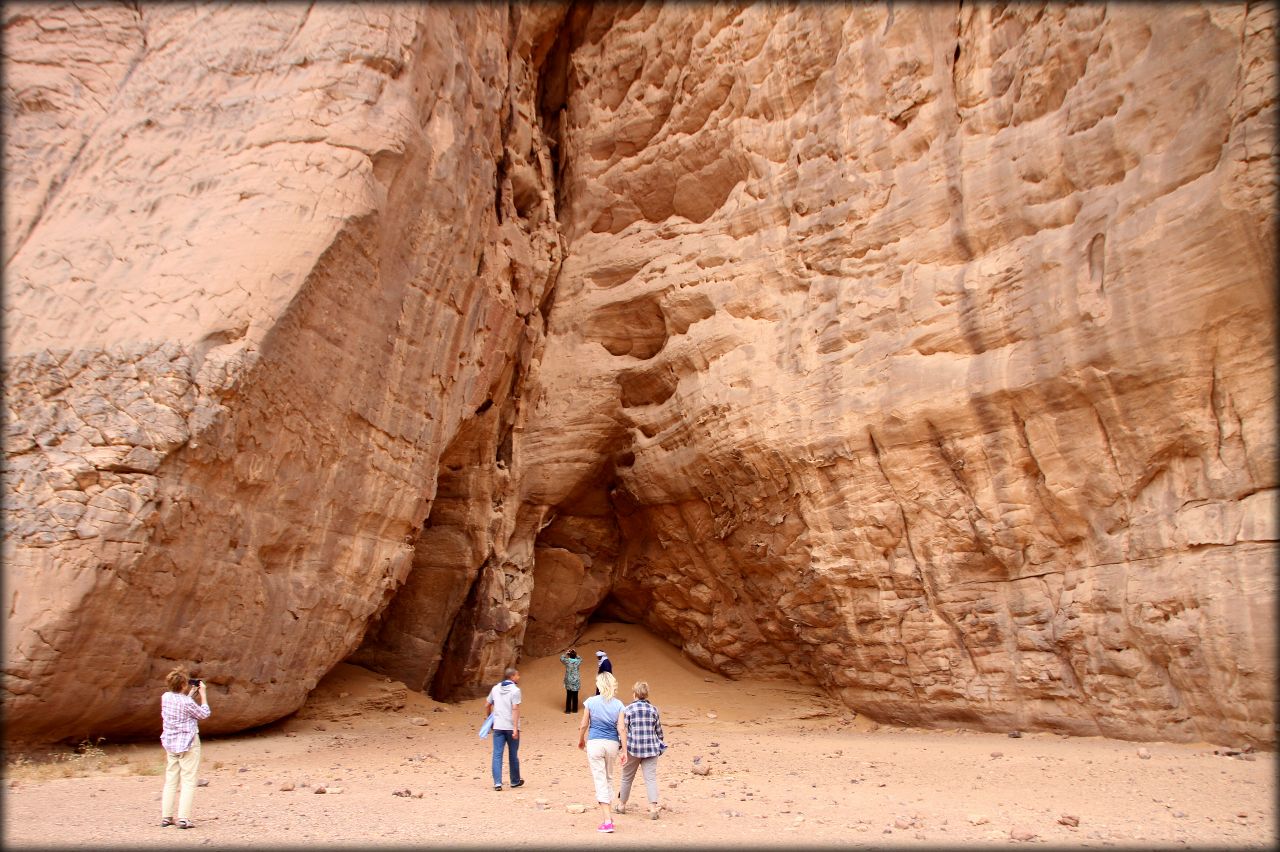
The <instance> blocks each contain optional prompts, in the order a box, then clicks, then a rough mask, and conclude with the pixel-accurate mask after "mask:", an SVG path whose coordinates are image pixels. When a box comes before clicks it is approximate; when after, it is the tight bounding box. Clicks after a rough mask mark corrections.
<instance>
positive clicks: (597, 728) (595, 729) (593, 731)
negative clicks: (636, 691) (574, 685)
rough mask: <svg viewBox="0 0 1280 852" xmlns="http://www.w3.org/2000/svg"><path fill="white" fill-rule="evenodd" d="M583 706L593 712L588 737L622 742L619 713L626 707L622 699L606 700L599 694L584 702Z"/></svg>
mask: <svg viewBox="0 0 1280 852" xmlns="http://www.w3.org/2000/svg"><path fill="white" fill-rule="evenodd" d="M582 706H583V707H585V708H586V709H587V712H589V713H590V714H591V727H590V728H588V729H587V739H589V740H613V741H614V742H615V743H620V742H622V740H620V739H618V715H619V714H620V713H622V711H623V709H624V708H623V706H622V702H621V701H619V700H618V699H616V698H614V699H611V700H609V701H608V702H606V701H605V700H604V699H603V698H601V697H600V696H599V695H593V696H591V697H590V698H588V699H587V700H586V701H584V702H582Z"/></svg>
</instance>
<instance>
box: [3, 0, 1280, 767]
mask: <svg viewBox="0 0 1280 852" xmlns="http://www.w3.org/2000/svg"><path fill="white" fill-rule="evenodd" d="M4 26H5V38H6V55H5V57H4V60H3V61H4V70H5V78H6V80H7V83H8V84H7V88H6V93H5V98H4V101H3V109H4V119H5V125H6V145H5V150H4V164H3V165H4V181H5V194H6V195H5V197H6V202H7V203H6V205H5V234H4V241H5V244H4V248H5V280H6V299H5V305H4V335H5V341H6V347H5V355H4V367H3V369H4V377H3V380H4V387H5V415H6V419H5V426H6V428H5V454H6V465H5V470H4V482H5V530H4V535H5V539H4V560H5V565H6V584H5V590H6V593H7V596H8V616H7V630H6V640H5V641H6V648H5V675H6V677H5V679H4V686H3V688H4V690H5V696H4V700H5V708H6V737H8V738H9V739H10V740H11V741H16V742H27V741H30V742H35V741H53V740H58V739H68V738H83V737H87V736H91V735H92V736H98V735H102V736H150V735H152V734H154V729H155V719H154V716H155V713H154V698H155V693H156V692H157V691H159V690H161V689H162V686H161V684H162V681H163V676H164V674H165V673H166V672H167V671H168V670H169V669H170V668H172V667H173V666H174V665H179V664H181V665H186V666H187V667H189V668H191V669H192V670H193V671H198V673H199V674H200V675H201V676H203V677H204V678H205V679H206V681H207V682H208V683H209V686H210V689H211V697H212V698H213V700H214V701H216V702H217V707H218V709H217V712H216V713H215V714H214V715H213V716H212V717H211V718H210V719H209V720H208V722H206V723H204V724H203V725H202V727H203V728H205V729H207V730H208V731H210V732H211V733H216V732H220V731H233V730H241V729H244V728H247V727H252V726H255V725H260V724H264V723H267V722H270V721H273V720H275V719H278V718H280V717H282V716H284V715H287V714H288V713H291V712H293V711H294V710H296V709H297V708H298V707H299V706H300V705H301V704H302V702H303V700H304V699H305V697H306V695H307V694H308V692H309V691H310V690H311V689H312V688H313V687H314V686H315V684H316V683H317V682H318V681H319V679H320V678H321V677H322V676H323V675H324V674H325V673H326V672H327V671H329V670H330V669H331V668H333V666H335V665H336V664H338V663H339V662H341V661H343V660H349V661H351V662H354V663H357V664H359V665H362V666H365V667H367V668H369V669H372V670H374V671H377V672H379V673H381V674H383V675H386V676H388V677H391V678H394V679H395V680H397V681H399V682H401V683H403V684H404V685H405V686H406V687H408V688H410V689H414V690H419V691H426V692H429V693H430V694H432V695H433V696H435V697H437V698H439V699H442V700H459V699H463V698H468V697H473V696H476V695H481V694H483V693H484V692H485V691H486V690H487V689H488V687H489V686H490V685H491V684H492V683H493V682H494V681H496V680H497V679H498V678H499V677H500V676H501V673H502V670H503V668H505V667H506V666H508V665H511V664H513V663H515V662H516V661H518V660H519V659H520V658H521V657H522V656H523V657H536V656H544V655H547V654H553V653H557V652H558V651H559V650H561V649H562V648H564V647H566V646H567V645H568V644H569V643H571V642H572V641H573V640H574V639H575V637H577V636H578V635H579V634H580V633H581V632H582V630H583V629H584V627H585V625H586V624H587V622H588V620H589V619H592V618H596V619H601V618H604V619H614V620H625V621H630V622H635V623H640V624H643V625H644V626H645V627H646V628H648V629H649V630H651V631H653V632H654V633H655V634H657V635H659V636H662V637H664V638H666V639H667V640H669V641H670V642H672V643H673V644H675V645H677V646H679V647H680V648H682V649H683V651H684V652H685V653H686V654H687V655H688V656H689V657H690V658H692V659H693V660H695V661H696V662H698V663H699V664H700V665H702V666H704V667H706V668H708V669H711V670H714V671H718V672H720V673H721V674H724V675H727V676H730V677H733V676H737V675H742V674H745V673H748V672H749V673H752V674H753V675H776V676H779V677H788V678H797V677H798V678H800V679H803V680H806V681H812V682H815V683H818V684H821V685H822V686H824V687H825V688H826V689H827V690H828V691H829V692H830V693H831V694H832V695H833V696H835V697H837V698H839V699H840V700H842V701H843V702H845V704H847V705H848V706H849V707H851V708H853V709H854V710H856V711H857V712H859V713H863V714H865V715H868V716H870V717H872V718H874V719H876V720H879V721H885V722H892V723H898V724H910V725H921V726H965V727H972V728H981V729H987V730H1020V731H1036V730H1041V731H1058V732H1063V733H1070V734H1081V735H1104V736H1112V737H1122V738H1129V739H1161V740H1185V741H1192V740H1205V741H1210V742H1215V743H1227V744H1236V745H1238V744H1241V743H1250V744H1256V745H1262V746H1269V747H1270V746H1274V712H1273V708H1274V698H1275V692H1274V680H1275V649H1274V633H1275V624H1274V603H1275V576H1274V564H1275V561H1276V556H1277V552H1276V551H1277V548H1276V540H1277V522H1276V517H1277V511H1276V510H1277V483H1276V469H1277V467H1276V461H1277V459H1276V434H1275V417H1274V409H1275V383H1274V377H1275V367H1276V364H1275V355H1276V353H1275V333H1274V324H1273V319H1274V316H1275V314H1274V308H1275V305H1274V299H1275V296H1274V290H1273V284H1272V282H1273V281H1274V278H1275V248H1274V233H1275V209H1276V206H1275V202H1276V197H1275V196H1276V191H1275V186H1276V162H1277V149H1276V139H1275V135H1274V132H1273V131H1274V126H1275V120H1276V99H1275V94H1276V77H1275V73H1276V71H1275V69H1276V61H1275V60H1276V48H1275V42H1274V32H1275V10H1274V8H1273V7H1271V6H1269V5H1266V4H1237V5H1230V4H1227V5H1224V4H1206V5H1192V4H1184V5H1179V6H1177V7H1176V8H1174V7H1169V8H1162V9H1159V10H1153V9H1148V8H1143V7H1136V6H1133V7H1131V6H1123V5H1122V6H1113V7H1107V8H1104V7H1095V6H1084V7H1071V8H1068V7H1057V6H1049V7H1044V8H1036V7H1028V6H1020V5H1018V6H1013V7H1008V8H1006V7H999V6H987V5H982V4H978V5H974V6H968V5H964V6H961V7H960V8H959V9H956V8H952V7H943V6H931V5H921V6H907V7H901V6H894V7H890V6H888V5H885V6H883V7H875V6H846V5H843V4H831V5H827V4H818V5H801V6H800V7H798V8H790V9H788V8H782V7H775V6H753V7H749V8H746V9H737V8H732V7H717V6H705V7H704V6H683V5H678V4H677V5H674V6H673V5H666V6H660V5H650V4H631V5H626V6H615V5H600V6H590V5H586V4H563V5H551V4H521V3H514V4H511V5H510V6H508V7H498V6H475V7H471V6H462V7H448V8H445V7H440V6H435V5H424V6H415V5H400V4H393V5H391V6H387V7H378V8H376V9H375V8H373V7H369V8H364V9H361V10H354V9H353V8H352V7H348V6H343V5H341V4H335V5H326V4H314V5H312V6H310V7H307V6H302V5H297V6H295V5H291V4H284V5H279V6H269V7H264V8H261V9H260V8H256V7H255V8H252V9H251V8H248V7H240V6H237V5H235V4H232V5H230V6H220V7H194V8H187V7H176V6H167V5H162V4H161V5H147V4H141V5H137V6H136V7H134V6H119V7H110V9H107V10H99V11H94V12H90V11H85V10H81V9H78V8H76V7H67V6H61V5H56V4H23V5H21V6H16V7H13V8H7V9H6V11H5V20H4ZM86 91H87V92H92V93H93V94H94V97H92V98H87V97H85V96H84V92H86ZM69 696H75V700H74V701H71V700H68V698H69Z"/></svg>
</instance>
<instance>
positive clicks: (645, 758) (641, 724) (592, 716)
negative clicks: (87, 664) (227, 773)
mask: <svg viewBox="0 0 1280 852" xmlns="http://www.w3.org/2000/svg"><path fill="white" fill-rule="evenodd" d="M560 662H561V663H563V664H564V667H565V674H564V689H565V705H564V712H565V713H576V712H577V710H578V691H579V689H580V688H581V677H580V674H579V671H578V670H579V667H580V666H581V664H582V658H580V657H579V656H578V654H577V652H576V651H574V650H573V649H572V648H570V649H568V650H567V651H566V652H565V653H564V654H561V655H560ZM595 683H596V694H595V695H593V696H591V697H590V698H588V699H587V700H586V701H584V702H582V719H581V721H580V722H579V724H578V748H580V749H582V750H583V751H585V752H586V753H587V765H588V766H589V767H590V768H591V779H592V781H593V783H594V785H595V794H596V802H597V803H598V804H599V806H600V815H601V822H600V826H599V828H598V829H597V830H598V831H600V832H604V833H609V832H612V831H613V830H614V826H613V814H614V812H615V810H616V812H617V813H626V808H627V799H628V798H630V795H631V785H632V782H633V781H634V780H635V777H636V772H637V771H641V772H642V773H643V775H644V785H645V790H646V792H647V793H648V794H649V818H650V819H657V818H658V771H657V761H658V757H659V756H660V755H661V754H662V752H663V751H664V750H666V748H667V744H666V743H665V742H664V741H663V736H662V721H661V719H660V717H659V713H658V708H656V707H654V706H653V705H652V704H651V703H649V684H648V683H646V682H645V681H642V680H641V681H636V683H635V685H634V686H632V687H631V696H632V702H631V703H630V704H627V705H624V704H623V703H622V702H621V701H620V700H618V698H617V692H618V681H617V680H616V679H615V678H614V676H613V663H612V661H610V660H609V657H608V655H607V654H606V653H605V652H604V651H596V680H595ZM165 684H166V686H167V687H168V690H167V691H166V692H165V693H164V695H163V696H161V698H160V718H161V723H162V730H161V734H160V743H161V744H162V745H163V746H164V749H165V753H166V755H167V758H166V760H167V763H166V766H165V777H164V792H163V794H162V796H161V798H160V825H161V826H173V825H176V826H177V827H178V828H192V827H194V823H193V822H192V821H191V807H192V801H193V799H194V798H195V790H196V784H197V780H196V773H197V771H198V770H199V767H200V728H199V722H200V720H201V719H207V718H209V714H210V709H209V699H208V695H207V693H206V690H205V685H204V681H203V680H198V679H195V678H191V677H190V676H189V675H188V673H187V671H186V669H184V668H181V667H179V668H176V669H174V670H173V671H171V672H169V674H168V676H167V677H166V678H165ZM197 699H198V700H197ZM520 702H521V694H520V672H519V670H518V669H516V668H508V669H507V670H506V672H505V676H504V677H503V679H502V681H500V682H499V683H497V684H495V685H494V687H493V689H491V690H489V695H488V697H487V698H486V699H485V714H486V719H485V726H484V727H483V728H482V729H481V733H482V734H484V733H492V735H493V763H492V769H493V789H494V790H501V789H502V755H503V752H504V751H505V752H506V754H507V759H508V766H509V769H510V775H511V786H512V787H522V786H524V778H523V776H521V774H520V756H519V755H520ZM615 764H616V765H615ZM617 766H621V770H622V771H621V784H620V785H617V786H618V797H617V803H616V805H615V803H614V795H613V791H614V787H615V779H616V778H617V775H618V772H617ZM175 800H176V804H177V813H176V816H175V813H174V805H175Z"/></svg>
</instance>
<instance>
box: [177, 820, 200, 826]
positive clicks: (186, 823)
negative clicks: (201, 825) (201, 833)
mask: <svg viewBox="0 0 1280 852" xmlns="http://www.w3.org/2000/svg"><path fill="white" fill-rule="evenodd" d="M195 827H196V824H195V823H194V822H192V821H191V820H189V819H180V820H178V828H195Z"/></svg>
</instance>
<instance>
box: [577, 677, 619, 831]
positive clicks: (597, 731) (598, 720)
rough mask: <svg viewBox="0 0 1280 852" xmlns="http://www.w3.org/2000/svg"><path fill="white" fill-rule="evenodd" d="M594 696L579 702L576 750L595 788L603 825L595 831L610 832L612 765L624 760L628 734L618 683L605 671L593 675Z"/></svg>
mask: <svg viewBox="0 0 1280 852" xmlns="http://www.w3.org/2000/svg"><path fill="white" fill-rule="evenodd" d="M596 689H598V690H600V694H599V695H593V696H591V697H590V698H588V699H587V700H586V701H584V702H582V721H581V723H579V725H578V748H580V749H584V750H585V751H586V752H587V765H588V766H590V767H591V780H592V781H593V782H594V783H595V787H596V802H598V803H599V805H600V815H601V817H602V822H601V823H600V826H599V828H597V829H596V831H600V832H604V833H606V834H607V833H610V832H612V831H613V811H612V807H613V788H614V783H613V781H614V776H615V774H616V770H615V769H614V763H615V762H616V761H617V760H618V759H619V758H620V757H621V758H622V759H623V760H625V756H624V755H625V754H626V749H627V732H626V729H625V728H624V727H623V722H622V712H623V706H622V702H621V701H619V700H618V699H617V698H615V697H614V696H615V695H616V694H617V692H618V681H616V680H615V679H614V677H613V675H612V674H610V673H609V672H605V673H604V674H600V675H596Z"/></svg>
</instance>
